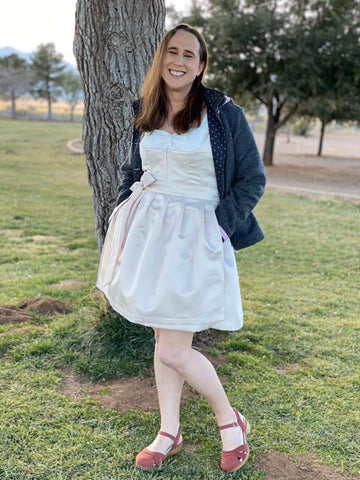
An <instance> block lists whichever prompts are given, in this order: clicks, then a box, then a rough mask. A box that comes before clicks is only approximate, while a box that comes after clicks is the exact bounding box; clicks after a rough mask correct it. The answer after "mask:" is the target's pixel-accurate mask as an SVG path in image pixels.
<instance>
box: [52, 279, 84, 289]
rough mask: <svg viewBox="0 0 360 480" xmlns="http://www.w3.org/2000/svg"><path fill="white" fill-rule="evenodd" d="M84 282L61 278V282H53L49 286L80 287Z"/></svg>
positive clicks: (61, 287) (60, 287)
mask: <svg viewBox="0 0 360 480" xmlns="http://www.w3.org/2000/svg"><path fill="white" fill-rule="evenodd" d="M83 285H84V282H80V281H79V280H61V282H58V283H53V284H51V285H50V286H51V287H52V288H55V289H57V290H71V289H72V288H81V287H82V286H83Z"/></svg>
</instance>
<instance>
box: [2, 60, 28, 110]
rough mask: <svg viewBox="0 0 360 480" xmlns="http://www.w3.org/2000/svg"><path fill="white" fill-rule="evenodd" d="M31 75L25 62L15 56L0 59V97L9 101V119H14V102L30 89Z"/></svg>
mask: <svg viewBox="0 0 360 480" xmlns="http://www.w3.org/2000/svg"><path fill="white" fill-rule="evenodd" d="M33 79H34V78H33V74H32V72H31V71H30V69H29V65H28V64H27V62H26V60H24V59H23V58H20V57H19V56H18V55H16V54H14V53H13V54H11V55H8V56H6V57H2V58H0V95H1V96H2V97H3V98H5V99H6V100H11V117H12V118H14V119H15V118H16V100H17V99H18V98H19V97H21V96H22V95H24V94H25V93H26V92H27V91H28V89H29V88H30V87H31V85H32V82H33Z"/></svg>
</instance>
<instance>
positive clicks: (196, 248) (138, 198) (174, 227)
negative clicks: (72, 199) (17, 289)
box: [96, 116, 243, 332]
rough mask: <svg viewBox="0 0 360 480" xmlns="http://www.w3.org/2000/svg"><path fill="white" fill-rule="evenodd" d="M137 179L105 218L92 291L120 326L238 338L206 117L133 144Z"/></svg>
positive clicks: (233, 278) (238, 313)
mask: <svg viewBox="0 0 360 480" xmlns="http://www.w3.org/2000/svg"><path fill="white" fill-rule="evenodd" d="M140 155H141V161H142V169H143V171H144V173H143V175H142V177H141V179H140V181H138V182H134V183H133V185H132V186H131V190H132V193H131V195H130V196H129V197H128V198H126V199H125V200H124V201H123V202H121V203H120V204H119V205H118V206H117V207H116V208H115V209H114V211H113V212H112V214H111V216H110V219H109V227H108V231H107V233H106V238H105V242H104V246H103V250H102V253H101V257H100V265H99V270H98V278H97V282H96V286H97V287H98V288H99V289H100V290H101V291H103V292H104V294H105V295H106V297H107V299H108V301H109V303H110V305H111V306H112V307H113V308H114V310H115V311H117V312H119V313H120V314H121V315H122V316H123V317H125V318H126V319H127V320H129V321H131V322H134V323H138V324H141V325H146V326H149V327H156V328H166V329H174V330H185V331H192V332H198V331H201V330H205V329H207V328H216V329H218V330H238V329H240V328H241V327H242V325H243V311H242V303H241V294H240V286H239V276H238V271H237V266H236V260H235V254H234V250H233V247H232V245H231V242H230V239H229V238H228V239H227V240H225V242H223V241H222V237H221V232H220V228H219V224H218V222H217V218H216V215H215V208H216V206H217V204H218V202H219V194H218V189H217V185H216V177H215V170H214V162H213V158H212V151H211V145H210V137H209V131H208V123H207V116H205V117H204V119H203V121H202V123H201V125H200V127H198V128H195V129H192V130H190V131H189V132H188V133H185V134H182V135H178V134H176V133H173V134H171V133H168V132H166V131H164V130H154V131H153V132H152V133H150V134H145V136H144V137H143V139H142V140H141V142H140Z"/></svg>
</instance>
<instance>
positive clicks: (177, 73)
mask: <svg viewBox="0 0 360 480" xmlns="http://www.w3.org/2000/svg"><path fill="white" fill-rule="evenodd" d="M169 73H170V75H171V76H172V77H177V78H179V77H183V76H184V75H185V72H182V71H181V70H172V69H170V70H169Z"/></svg>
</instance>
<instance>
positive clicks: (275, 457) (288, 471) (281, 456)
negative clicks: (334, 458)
mask: <svg viewBox="0 0 360 480" xmlns="http://www.w3.org/2000/svg"><path fill="white" fill-rule="evenodd" d="M255 465H256V466H257V468H260V469H261V470H265V472H266V480H314V479H316V480H359V479H360V475H352V474H351V473H341V472H340V471H339V470H337V469H335V468H334V467H332V466H330V465H327V464H326V463H324V462H321V461H320V460H319V458H318V457H317V456H316V455H315V454H313V453H312V454H307V455H300V454H297V455H289V454H287V453H283V452H272V453H266V454H262V455H257V457H256V459H255Z"/></svg>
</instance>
